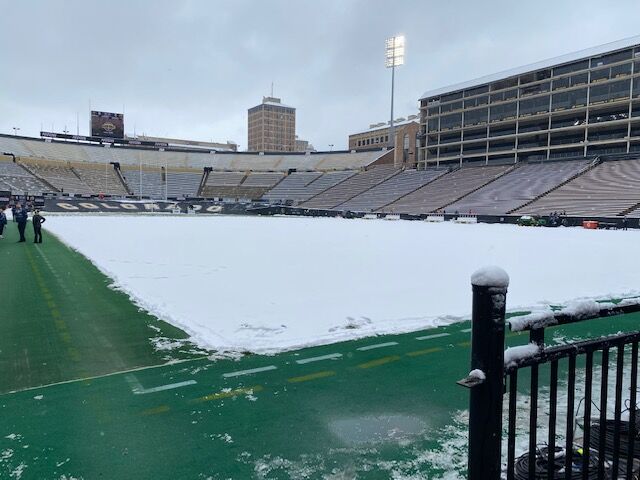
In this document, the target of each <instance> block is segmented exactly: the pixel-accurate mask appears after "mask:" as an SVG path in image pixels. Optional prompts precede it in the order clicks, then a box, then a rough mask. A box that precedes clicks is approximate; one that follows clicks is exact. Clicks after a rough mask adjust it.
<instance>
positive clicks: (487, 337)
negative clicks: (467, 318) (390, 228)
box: [468, 267, 509, 480]
mask: <svg viewBox="0 0 640 480" xmlns="http://www.w3.org/2000/svg"><path fill="white" fill-rule="evenodd" d="M471 284H472V289H473V310H472V317H471V322H472V325H471V326H472V333H471V370H472V371H473V370H481V371H482V373H483V374H480V373H479V372H476V373H475V375H471V376H475V377H479V378H481V379H482V382H480V383H478V384H476V385H474V386H472V387H471V395H470V400H469V477H468V478H469V480H499V479H500V471H501V468H500V464H501V443H502V398H503V394H504V330H505V303H506V297H507V287H508V286H509V276H508V275H507V273H506V272H505V271H504V270H502V269H501V268H498V267H487V268H483V269H480V270H478V271H477V272H476V273H474V274H473V275H472V277H471Z"/></svg>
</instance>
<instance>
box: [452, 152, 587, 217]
mask: <svg viewBox="0 0 640 480" xmlns="http://www.w3.org/2000/svg"><path fill="white" fill-rule="evenodd" d="M588 165H589V161H588V160H573V161H569V162H546V163H535V164H523V165H519V166H518V168H516V169H514V170H513V171H511V172H509V173H507V174H506V175H503V176H502V177H500V178H498V179H497V180H496V181H494V182H491V183H489V184H488V185H486V186H485V187H482V188H481V189H479V190H476V191H475V192H473V193H471V194H469V195H467V196H466V197H464V198H463V199H461V200H460V201H458V202H456V203H454V204H452V205H449V207H447V209H448V210H452V211H456V210H457V211H459V212H468V211H471V212H473V213H475V214H479V215H504V214H506V213H508V212H510V211H512V210H514V209H516V208H518V207H520V206H522V205H524V204H525V203H527V202H530V201H531V200H533V199H534V198H536V197H538V196H539V195H541V194H543V193H545V192H548V191H549V190H551V189H552V188H554V187H556V186H557V185H560V184H561V183H563V182H565V181H567V180H568V179H570V178H571V177H573V176H574V175H577V174H578V173H579V172H580V171H581V170H583V169H584V168H586V167H587V166H588Z"/></svg>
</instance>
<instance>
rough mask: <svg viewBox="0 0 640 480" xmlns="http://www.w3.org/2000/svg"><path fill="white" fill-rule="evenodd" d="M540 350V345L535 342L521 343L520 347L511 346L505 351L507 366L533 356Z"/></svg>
mask: <svg viewBox="0 0 640 480" xmlns="http://www.w3.org/2000/svg"><path fill="white" fill-rule="evenodd" d="M539 351H540V347H539V346H538V345H536V344H535V343H528V344H527V345H520V346H518V347H509V348H507V349H506V350H505V351H504V364H505V366H507V367H511V366H514V365H515V364H516V363H517V362H518V361H520V360H523V359H525V358H528V357H533V356H534V355H535V354H536V353H538V352H539Z"/></svg>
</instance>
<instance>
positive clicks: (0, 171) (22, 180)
mask: <svg viewBox="0 0 640 480" xmlns="http://www.w3.org/2000/svg"><path fill="white" fill-rule="evenodd" d="M0 190H3V191H4V190H6V191H10V192H11V193H13V194H14V195H26V194H32V195H40V194H42V193H45V192H51V191H52V190H51V188H49V187H48V186H46V185H45V184H43V183H42V182H41V181H40V180H38V179H37V178H36V177H34V176H33V175H31V173H29V172H28V171H27V170H25V169H24V168H22V167H21V166H20V165H18V164H17V163H14V162H13V161H12V160H8V159H4V160H3V159H0Z"/></svg>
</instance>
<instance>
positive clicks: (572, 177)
mask: <svg viewBox="0 0 640 480" xmlns="http://www.w3.org/2000/svg"><path fill="white" fill-rule="evenodd" d="M599 164H600V157H596V158H595V159H594V160H593V161H592V162H590V163H589V165H587V166H586V167H585V168H583V169H582V170H580V171H579V172H578V173H576V174H575V175H573V176H571V177H569V178H567V179H566V180H564V181H563V182H560V183H559V184H557V185H556V186H554V187H552V188H550V189H548V190H547V191H545V192H542V193H541V194H540V195H538V196H536V197H535V198H532V199H531V200H529V201H528V202H526V203H523V204H522V205H520V206H519V207H517V208H513V209H511V210H509V211H508V212H507V214H512V213H515V212H517V211H518V210H520V209H521V208H525V207H527V206H529V205H531V204H532V203H533V202H535V201H537V200H539V199H541V198H542V197H544V196H546V195H548V194H550V193H551V192H553V191H554V190H557V189H559V188H560V187H562V186H564V185H566V184H567V183H569V182H571V181H572V180H574V179H576V178H578V177H579V176H581V175H583V174H585V173H586V172H588V171H589V170H591V169H593V168H595V167H596V166H597V165H599Z"/></svg>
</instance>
